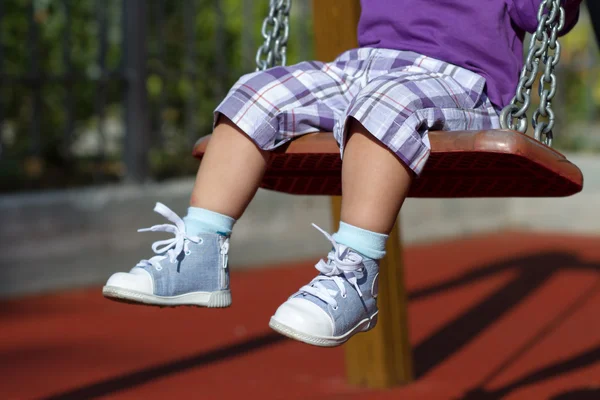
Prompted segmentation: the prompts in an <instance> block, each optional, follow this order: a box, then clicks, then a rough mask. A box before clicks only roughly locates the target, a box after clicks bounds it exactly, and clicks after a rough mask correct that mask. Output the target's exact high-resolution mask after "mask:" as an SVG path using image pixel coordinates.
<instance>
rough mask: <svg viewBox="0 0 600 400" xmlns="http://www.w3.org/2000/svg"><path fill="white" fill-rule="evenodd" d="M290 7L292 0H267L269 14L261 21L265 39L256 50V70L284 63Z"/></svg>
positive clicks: (288, 32) (288, 33)
mask: <svg viewBox="0 0 600 400" xmlns="http://www.w3.org/2000/svg"><path fill="white" fill-rule="evenodd" d="M291 7H292V0H269V15H267V17H266V18H265V20H264V21H263V24H262V31H261V32H262V36H263V38H264V39H265V41H264V43H263V44H262V45H260V47H259V48H258V51H257V52H256V70H257V71H261V70H265V69H267V68H271V67H274V66H276V65H285V63H286V60H287V58H286V50H287V42H288V38H289V35H290V18H289V16H290V8H291Z"/></svg>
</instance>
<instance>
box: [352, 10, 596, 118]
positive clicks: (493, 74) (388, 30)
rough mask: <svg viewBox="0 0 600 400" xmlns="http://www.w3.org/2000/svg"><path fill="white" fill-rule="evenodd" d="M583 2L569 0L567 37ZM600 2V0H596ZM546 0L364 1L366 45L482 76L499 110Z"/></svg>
mask: <svg viewBox="0 0 600 400" xmlns="http://www.w3.org/2000/svg"><path fill="white" fill-rule="evenodd" d="M581 1H582V0H563V4H564V7H565V12H566V22H565V28H564V30H563V31H562V32H561V34H566V33H567V32H569V31H570V30H571V28H572V27H573V26H574V25H575V23H576V22H577V19H578V18H579V5H580V4H581ZM593 1H598V0H593ZM541 3H542V0H361V6H362V13H361V17H360V22H359V25H358V42H359V44H360V46H361V47H376V48H386V49H395V50H406V51H413V52H416V53H419V54H423V55H426V56H429V57H432V58H436V59H438V60H442V61H446V62H448V63H451V64H454V65H458V66H460V67H463V68H466V69H469V70H471V71H473V72H475V73H477V74H480V75H482V76H483V77H484V78H485V79H486V81H487V94H488V96H489V98H490V101H491V102H492V103H493V104H494V105H495V106H497V107H504V106H505V105H506V104H508V103H509V102H510V100H511V99H512V97H513V96H514V93H515V88H516V86H517V83H518V81H519V74H520V72H521V67H522V66H523V38H524V36H525V32H534V31H535V29H536V27H537V11H538V7H539V5H540V4H541Z"/></svg>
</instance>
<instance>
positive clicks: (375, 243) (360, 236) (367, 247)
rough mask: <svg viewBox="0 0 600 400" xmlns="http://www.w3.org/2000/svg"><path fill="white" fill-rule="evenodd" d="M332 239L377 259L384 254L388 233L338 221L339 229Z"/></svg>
mask: <svg viewBox="0 0 600 400" xmlns="http://www.w3.org/2000/svg"><path fill="white" fill-rule="evenodd" d="M333 239H334V240H335V241H336V242H337V243H340V244H343V245H344V246H348V247H350V248H351V249H352V250H356V251H357V252H358V253H360V254H362V255H364V256H366V257H369V258H372V259H374V260H379V259H381V258H383V257H384V256H385V242H387V239H388V235H384V234H382V233H377V232H371V231H368V230H366V229H362V228H359V227H356V226H354V225H350V224H347V223H345V222H340V229H338V231H337V232H336V233H334V234H333Z"/></svg>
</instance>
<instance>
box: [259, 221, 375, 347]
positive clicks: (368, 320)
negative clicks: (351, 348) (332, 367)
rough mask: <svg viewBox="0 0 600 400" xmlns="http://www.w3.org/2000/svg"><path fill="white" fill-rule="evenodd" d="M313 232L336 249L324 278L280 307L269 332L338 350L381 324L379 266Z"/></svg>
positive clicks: (322, 264)
mask: <svg viewBox="0 0 600 400" xmlns="http://www.w3.org/2000/svg"><path fill="white" fill-rule="evenodd" d="M313 226H314V227H315V228H317V229H318V230H319V231H321V232H322V233H323V234H324V235H325V236H326V237H327V238H328V239H329V241H331V243H332V244H333V249H332V250H331V252H330V253H329V254H328V256H327V262H325V261H323V260H320V261H319V262H318V263H317V265H315V268H316V269H317V270H318V271H319V272H320V274H319V275H318V276H317V277H316V278H314V279H313V280H312V281H311V282H310V283H309V284H308V285H306V286H303V287H302V288H300V290H299V291H298V292H296V293H295V294H293V295H292V296H291V297H290V298H289V299H288V300H287V301H286V302H285V303H283V304H282V305H281V306H279V308H278V309H277V311H276V312H275V315H273V316H272V317H271V321H270V323H269V326H270V327H271V328H273V329H274V330H275V331H277V332H279V333H281V334H283V335H285V336H288V337H290V338H292V339H296V340H299V341H301V342H305V343H308V344H312V345H315V346H323V347H333V346H339V345H341V344H343V343H344V342H346V341H347V340H348V339H350V338H351V337H352V336H354V335H355V334H357V333H359V332H366V331H368V330H370V329H372V328H373V327H375V325H376V324H377V313H378V310H377V293H378V284H379V280H378V275H379V264H378V262H377V260H372V259H370V258H367V257H364V256H361V255H359V254H358V253H356V252H355V251H354V250H352V249H351V248H349V247H346V246H344V245H341V244H338V243H336V242H335V240H334V239H333V238H332V237H331V236H330V235H329V234H328V233H326V232H325V231H323V230H322V229H321V228H319V227H318V226H316V225H314V224H313Z"/></svg>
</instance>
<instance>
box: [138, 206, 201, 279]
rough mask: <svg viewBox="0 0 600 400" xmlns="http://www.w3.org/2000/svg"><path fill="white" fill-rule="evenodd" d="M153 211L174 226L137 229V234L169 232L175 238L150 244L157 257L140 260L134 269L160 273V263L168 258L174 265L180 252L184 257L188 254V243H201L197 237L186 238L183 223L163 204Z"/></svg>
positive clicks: (163, 225)
mask: <svg viewBox="0 0 600 400" xmlns="http://www.w3.org/2000/svg"><path fill="white" fill-rule="evenodd" d="M154 211H155V212H157V213H159V214H160V215H162V216H163V217H165V218H167V219H168V220H169V221H171V222H173V223H175V225H171V224H162V225H154V226H153V227H151V228H144V229H138V232H170V233H173V234H174V235H175V237H174V238H172V239H166V240H159V241H157V242H154V243H153V244H152V250H153V251H154V252H155V253H156V254H158V255H157V256H154V257H152V258H151V259H149V260H141V261H140V262H139V263H138V264H137V265H136V267H154V268H155V269H156V270H157V271H160V270H161V269H162V266H161V265H160V262H161V261H163V260H165V259H167V258H168V259H169V261H171V263H172V264H175V263H176V262H177V257H179V254H181V251H182V250H183V251H185V254H186V255H188V254H190V251H189V248H188V243H189V242H192V243H202V239H201V238H200V237H198V236H188V235H187V234H186V232H185V223H184V222H183V220H182V219H181V218H180V217H179V216H178V215H177V214H175V213H174V212H173V211H171V209H170V208H169V207H167V206H165V205H164V204H162V203H156V206H155V207H154ZM161 246H162V247H161ZM165 253H166V254H165Z"/></svg>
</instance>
